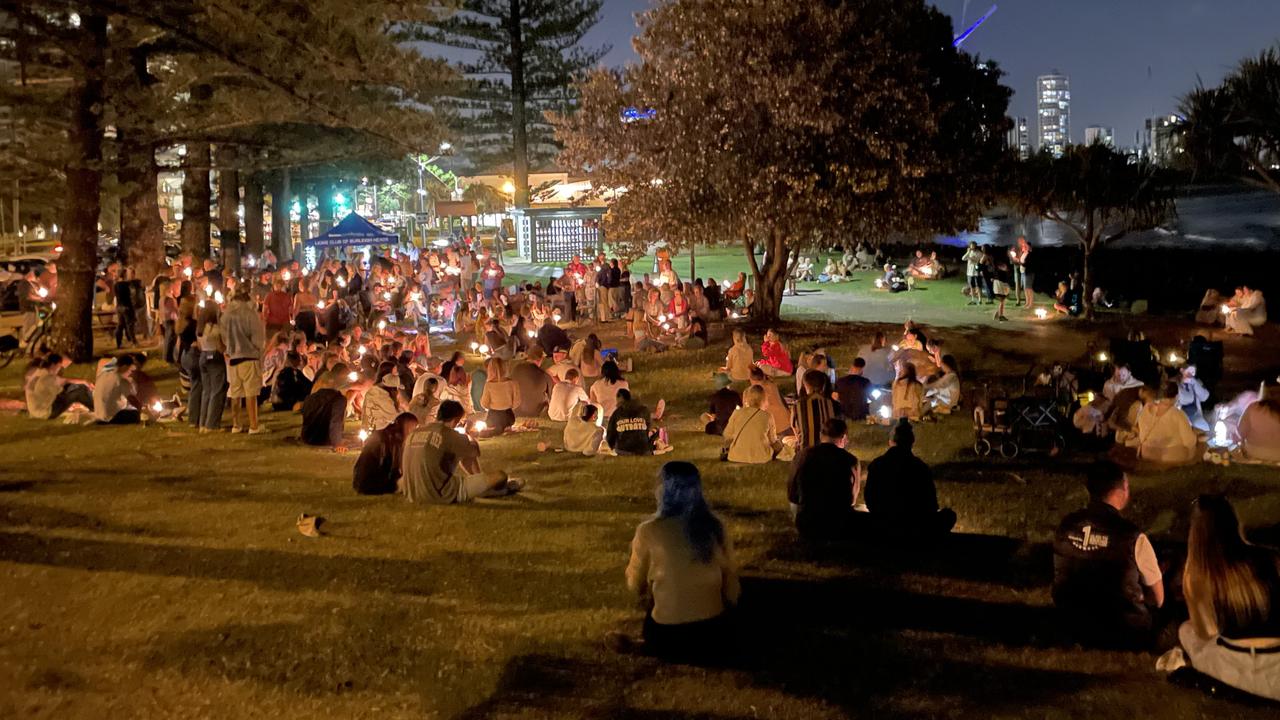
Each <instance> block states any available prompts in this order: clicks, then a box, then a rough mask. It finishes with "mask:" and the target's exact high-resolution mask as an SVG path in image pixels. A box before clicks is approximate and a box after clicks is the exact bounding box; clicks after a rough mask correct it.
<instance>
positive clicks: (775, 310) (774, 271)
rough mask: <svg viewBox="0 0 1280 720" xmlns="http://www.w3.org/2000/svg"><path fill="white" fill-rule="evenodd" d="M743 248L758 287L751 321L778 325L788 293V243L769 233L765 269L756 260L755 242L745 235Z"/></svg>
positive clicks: (775, 232)
mask: <svg viewBox="0 0 1280 720" xmlns="http://www.w3.org/2000/svg"><path fill="white" fill-rule="evenodd" d="M742 245H743V249H744V250H745V251H746V253H747V261H748V263H749V264H750V265H751V272H752V275H754V277H755V285H756V290H755V301H754V302H753V303H752V305H751V318H752V320H753V321H759V322H763V323H776V322H778V320H779V319H780V318H781V317H782V295H783V293H784V292H786V289H787V270H788V268H789V266H790V257H791V253H790V251H788V250H787V247H786V240H785V238H784V237H783V235H782V234H781V233H780V232H778V231H777V230H770V231H769V239H768V242H767V244H766V252H765V262H764V266H763V267H761V266H760V263H759V261H757V260H756V256H755V241H754V239H753V238H751V237H750V236H749V235H744V236H743V242H742Z"/></svg>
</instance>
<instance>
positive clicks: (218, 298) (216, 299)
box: [213, 290, 224, 305]
mask: <svg viewBox="0 0 1280 720" xmlns="http://www.w3.org/2000/svg"><path fill="white" fill-rule="evenodd" d="M223 300H224V298H223V297H222V291H221V290H214V291H213V301H214V302H216V303H218V304H219V305H221V304H222V301H223Z"/></svg>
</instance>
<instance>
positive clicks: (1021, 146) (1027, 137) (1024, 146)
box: [1005, 117, 1031, 160]
mask: <svg viewBox="0 0 1280 720" xmlns="http://www.w3.org/2000/svg"><path fill="white" fill-rule="evenodd" d="M1009 122H1010V126H1009V132H1008V134H1007V135H1006V136H1005V147H1007V148H1008V149H1010V150H1013V151H1015V152H1017V153H1018V159H1019V160H1026V159H1027V158H1029V157H1031V130H1030V123H1029V122H1028V121H1027V119H1026V118H1025V117H1011V118H1009Z"/></svg>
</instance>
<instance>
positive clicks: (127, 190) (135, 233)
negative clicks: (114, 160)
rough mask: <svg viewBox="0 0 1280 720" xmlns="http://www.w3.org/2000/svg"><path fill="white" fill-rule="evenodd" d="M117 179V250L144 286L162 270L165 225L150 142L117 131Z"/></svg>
mask: <svg viewBox="0 0 1280 720" xmlns="http://www.w3.org/2000/svg"><path fill="white" fill-rule="evenodd" d="M118 132H119V138H120V139H119V148H120V151H119V165H118V167H117V168H116V177H117V178H118V180H119V181H120V186H121V189H122V191H123V196H122V198H121V201H120V247H121V249H122V250H124V251H125V257H126V258H127V262H128V264H129V265H130V266H132V267H133V269H134V270H135V271H137V273H138V279H139V280H141V281H142V283H143V284H144V285H148V286H149V285H150V284H151V281H152V280H153V279H154V278H155V276H156V275H157V274H159V273H160V272H162V271H163V270H164V257H165V255H164V224H163V223H162V222H161V220H160V202H159V199H158V188H157V174H158V171H157V169H156V153H155V148H154V147H153V146H152V145H151V144H149V143H143V142H137V141H136V139H135V138H136V135H135V134H134V133H132V132H130V131H126V130H124V129H120V130H119V131H118Z"/></svg>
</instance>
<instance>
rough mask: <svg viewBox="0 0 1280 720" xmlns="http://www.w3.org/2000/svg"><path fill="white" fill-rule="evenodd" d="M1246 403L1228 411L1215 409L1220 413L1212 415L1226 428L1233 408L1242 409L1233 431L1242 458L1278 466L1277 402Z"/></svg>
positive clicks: (1279, 406) (1279, 405)
mask: <svg viewBox="0 0 1280 720" xmlns="http://www.w3.org/2000/svg"><path fill="white" fill-rule="evenodd" d="M1250 399H1251V398H1245V400H1244V402H1241V401H1237V402H1234V403H1232V404H1231V406H1229V407H1230V408H1231V409H1227V408H1226V407H1224V406H1222V405H1219V406H1218V408H1220V409H1219V410H1215V413H1214V414H1215V416H1220V417H1222V419H1223V420H1224V421H1225V422H1226V423H1227V424H1228V426H1229V425H1231V419H1232V416H1233V415H1235V408H1236V407H1239V406H1241V405H1243V406H1244V410H1243V411H1240V414H1239V415H1238V418H1239V420H1238V422H1237V423H1236V425H1235V428H1236V434H1237V436H1238V438H1239V441H1240V447H1241V450H1242V452H1243V453H1244V456H1245V457H1246V458H1248V459H1249V460H1254V461H1257V462H1265V463H1273V464H1280V400H1273V399H1271V398H1262V399H1258V400H1253V401H1252V402H1249V400H1250Z"/></svg>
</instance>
